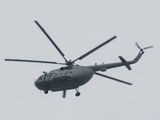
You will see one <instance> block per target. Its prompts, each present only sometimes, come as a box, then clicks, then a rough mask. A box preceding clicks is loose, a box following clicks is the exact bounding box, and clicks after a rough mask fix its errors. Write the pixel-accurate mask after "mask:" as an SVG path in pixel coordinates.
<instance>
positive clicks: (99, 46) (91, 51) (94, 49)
mask: <svg viewBox="0 0 160 120" xmlns="http://www.w3.org/2000/svg"><path fill="white" fill-rule="evenodd" d="M115 38H116V36H114V37H112V38H110V39H109V40H107V41H105V42H103V43H102V44H100V45H98V46H97V47H95V48H93V49H92V50H90V51H89V52H87V53H85V54H84V55H82V56H80V57H79V58H77V59H75V60H74V61H73V62H75V61H77V60H81V59H83V58H85V57H86V56H88V55H89V54H91V53H93V52H94V51H96V50H97V49H99V48H101V47H102V46H104V45H105V44H107V43H109V42H111V41H112V40H113V39H115Z"/></svg>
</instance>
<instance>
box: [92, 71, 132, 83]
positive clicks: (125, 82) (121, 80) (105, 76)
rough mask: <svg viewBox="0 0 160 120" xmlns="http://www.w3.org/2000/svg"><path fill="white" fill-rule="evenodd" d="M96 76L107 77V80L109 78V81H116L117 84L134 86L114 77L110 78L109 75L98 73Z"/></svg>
mask: <svg viewBox="0 0 160 120" xmlns="http://www.w3.org/2000/svg"><path fill="white" fill-rule="evenodd" d="M95 74H96V75H99V76H101V77H105V78H109V79H112V80H115V81H117V82H121V83H124V84H128V85H132V83H129V82H126V81H122V80H119V79H117V78H113V77H110V76H107V75H103V74H100V73H97V72H95Z"/></svg>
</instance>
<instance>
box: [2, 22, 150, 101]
mask: <svg viewBox="0 0 160 120" xmlns="http://www.w3.org/2000/svg"><path fill="white" fill-rule="evenodd" d="M34 22H35V23H36V24H37V26H38V27H39V28H40V29H41V31H42V32H43V33H44V34H45V35H46V37H47V38H48V39H49V41H50V42H51V43H52V44H53V46H54V47H55V48H56V49H57V51H58V52H59V53H60V55H61V56H62V57H63V59H64V61H65V62H64V63H58V62H52V61H40V60H25V59H5V61H16V62H32V63H46V64H58V65H63V67H60V68H58V69H54V70H51V71H50V72H48V73H47V72H45V71H43V74H42V75H41V76H40V77H39V78H38V79H37V80H36V81H35V82H34V84H35V86H36V87H37V88H38V89H39V90H41V91H44V93H45V94H48V92H49V91H52V92H55V91H63V95H62V96H63V98H65V97H66V91H67V90H70V89H75V90H76V94H75V96H80V94H81V93H80V92H79V87H80V86H82V85H84V84H86V83H87V82H88V81H89V80H91V78H92V77H93V75H98V76H101V77H105V78H108V79H111V80H114V81H117V82H121V83H124V84H127V85H132V83H129V82H126V81H122V80H120V79H117V78H114V77H110V76H107V75H104V74H101V73H99V72H98V71H100V72H105V71H106V70H108V69H111V68H115V67H121V66H125V67H126V68H127V69H128V70H131V67H130V65H131V64H135V63H137V62H138V61H139V59H140V58H141V57H142V55H143V54H144V50H145V49H148V48H152V47H153V46H149V47H145V48H141V47H140V46H139V45H138V43H136V46H137V47H138V48H139V49H140V51H139V53H138V55H137V56H136V57H135V58H134V59H133V60H131V61H126V60H125V59H124V58H123V57H122V56H119V59H120V61H121V62H116V63H109V64H95V65H90V66H80V65H78V64H77V65H75V62H76V61H77V60H82V59H84V58H85V57H87V56H88V55H90V54H91V53H93V52H95V51H96V50H98V49H99V48H101V47H102V46H104V45H106V44H108V43H109V42H111V41H112V40H114V39H115V38H116V36H113V37H112V38H110V39H108V40H106V41H105V42H103V43H102V44H100V45H98V46H96V47H95V48H93V49H91V50H90V51H88V52H86V53H85V54H83V55H81V56H80V57H78V58H77V59H75V60H73V61H71V60H67V59H66V57H65V55H64V53H63V52H62V51H61V50H60V48H59V47H58V46H57V45H56V43H55V42H54V41H53V40H52V38H51V37H50V36H49V35H48V34H47V32H46V31H45V30H44V28H43V27H42V26H41V25H40V24H39V22H38V21H36V20H35V21H34Z"/></svg>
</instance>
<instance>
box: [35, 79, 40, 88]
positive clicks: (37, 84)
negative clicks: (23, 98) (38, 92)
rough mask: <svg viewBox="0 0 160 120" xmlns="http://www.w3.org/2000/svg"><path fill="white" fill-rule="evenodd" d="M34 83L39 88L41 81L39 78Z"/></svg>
mask: <svg viewBox="0 0 160 120" xmlns="http://www.w3.org/2000/svg"><path fill="white" fill-rule="evenodd" d="M34 84H35V86H36V87H37V88H38V86H39V84H40V83H39V81H38V80H36V81H35V82H34Z"/></svg>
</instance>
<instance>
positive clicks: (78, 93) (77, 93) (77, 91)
mask: <svg viewBox="0 0 160 120" xmlns="http://www.w3.org/2000/svg"><path fill="white" fill-rule="evenodd" d="M80 95H81V93H80V92H79V88H77V89H76V94H75V96H76V97H78V96H80Z"/></svg>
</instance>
